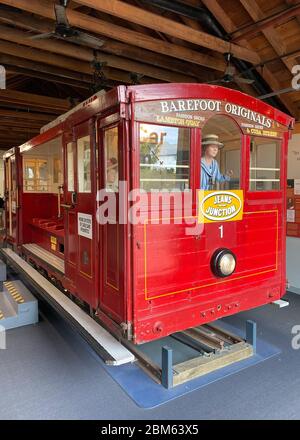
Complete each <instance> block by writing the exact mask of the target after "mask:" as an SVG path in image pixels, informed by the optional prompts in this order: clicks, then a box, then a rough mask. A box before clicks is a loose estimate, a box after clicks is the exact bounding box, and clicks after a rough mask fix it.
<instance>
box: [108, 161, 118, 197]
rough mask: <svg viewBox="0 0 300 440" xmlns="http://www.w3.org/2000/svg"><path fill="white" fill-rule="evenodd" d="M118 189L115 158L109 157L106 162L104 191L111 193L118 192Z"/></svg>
mask: <svg viewBox="0 0 300 440" xmlns="http://www.w3.org/2000/svg"><path fill="white" fill-rule="evenodd" d="M118 187H119V173H118V161H117V159H116V158H115V157H111V158H110V159H108V161H107V179H106V189H108V190H110V191H113V192H118Z"/></svg>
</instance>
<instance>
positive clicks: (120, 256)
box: [98, 121, 126, 323]
mask: <svg viewBox="0 0 300 440" xmlns="http://www.w3.org/2000/svg"><path fill="white" fill-rule="evenodd" d="M101 122H102V123H103V122H104V121H100V127H101ZM123 137H124V133H123V126H122V123H120V122H119V123H115V124H113V125H108V126H105V127H103V128H100V129H99V139H100V141H99V145H100V152H99V157H100V176H101V179H100V181H101V188H100V189H101V193H102V195H103V197H101V199H102V202H101V201H99V202H100V203H99V216H98V217H99V219H100V218H101V215H102V214H103V216H106V215H107V213H106V211H105V209H104V208H103V207H104V206H105V203H103V201H104V200H105V199H106V200H107V197H108V198H111V199H112V200H114V202H115V215H113V216H112V217H111V216H110V215H109V221H108V222H107V221H104V222H103V223H102V224H101V220H100V231H101V232H100V237H101V245H100V266H101V289H100V308H101V310H103V311H104V313H105V314H108V315H109V316H110V317H111V318H112V319H113V320H114V321H116V322H117V323H123V322H125V321H126V308H125V298H126V296H125V286H124V273H125V265H124V256H125V247H126V244H125V242H124V237H125V228H126V225H124V224H120V223H119V221H118V218H119V206H120V200H119V198H120V197H121V196H120V190H121V186H120V181H122V180H124V168H125V154H124V150H123V149H122V148H121V146H122V141H123ZM123 196H124V194H123ZM102 209H103V212H102ZM101 213H102V214H101Z"/></svg>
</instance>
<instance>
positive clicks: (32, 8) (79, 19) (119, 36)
mask: <svg viewBox="0 0 300 440" xmlns="http://www.w3.org/2000/svg"><path fill="white" fill-rule="evenodd" d="M0 4H6V5H9V6H13V7H16V8H19V9H22V10H24V11H27V12H31V13H33V14H37V15H41V16H43V17H46V18H49V19H52V20H53V19H54V9H53V5H52V4H51V3H50V4H49V3H48V2H46V1H45V0H30V1H27V0H0ZM68 20H69V22H70V24H71V25H72V26H75V27H78V28H81V29H85V30H87V31H89V32H94V33H97V34H101V35H104V36H106V37H108V38H113V39H115V40H118V41H122V42H124V43H127V44H131V45H133V46H138V47H141V48H143V49H148V50H151V51H154V52H158V53H161V54H163V55H167V56H170V57H173V58H178V59H182V60H185V61H188V62H190V63H194V64H199V65H201V66H205V67H209V68H211V69H214V70H219V71H223V70H224V62H223V61H222V60H218V59H216V57H214V56H212V55H207V54H203V53H200V52H197V51H196V50H193V49H189V48H187V47H182V46H179V45H176V44H171V43H167V42H164V41H162V40H159V39H156V38H152V37H149V36H148V35H145V34H141V33H139V32H135V31H131V30H129V29H127V28H125V27H122V26H117V25H114V24H111V23H108V22H105V21H103V20H100V19H98V18H94V17H91V16H88V15H85V14H82V13H80V12H77V11H73V10H69V11H68ZM187 29H189V28H187ZM220 41H222V40H220ZM228 47H229V46H228V45H226V49H228ZM253 53H254V52H253V51H250V55H249V58H250V60H252V61H254V62H256V61H257V57H256V55H255V54H254V56H252V55H253ZM247 58H248V57H247Z"/></svg>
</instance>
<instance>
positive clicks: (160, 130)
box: [140, 124, 191, 192]
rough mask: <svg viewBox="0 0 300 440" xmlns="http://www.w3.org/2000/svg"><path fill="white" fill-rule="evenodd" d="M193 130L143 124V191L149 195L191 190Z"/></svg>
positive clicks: (141, 150)
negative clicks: (160, 192)
mask: <svg viewBox="0 0 300 440" xmlns="http://www.w3.org/2000/svg"><path fill="white" fill-rule="evenodd" d="M190 143H191V142H190V129H188V128H178V127H163V126H161V125H150V124H140V187H141V188H143V189H145V190H146V191H149V192H150V191H184V190H188V189H189V188H190Z"/></svg>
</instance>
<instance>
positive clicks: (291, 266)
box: [286, 134, 300, 294]
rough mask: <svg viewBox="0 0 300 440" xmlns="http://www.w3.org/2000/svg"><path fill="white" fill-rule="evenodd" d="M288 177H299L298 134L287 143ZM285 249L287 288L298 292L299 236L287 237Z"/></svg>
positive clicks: (299, 154)
mask: <svg viewBox="0 0 300 440" xmlns="http://www.w3.org/2000/svg"><path fill="white" fill-rule="evenodd" d="M288 179H300V134H294V135H293V137H292V139H291V141H290V143H289V152H288ZM286 250H287V255H286V260H287V261H286V264H287V279H288V282H289V285H290V287H289V290H290V291H292V292H295V293H299V294H300V238H296V237H287V243H286Z"/></svg>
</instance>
